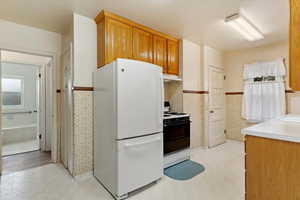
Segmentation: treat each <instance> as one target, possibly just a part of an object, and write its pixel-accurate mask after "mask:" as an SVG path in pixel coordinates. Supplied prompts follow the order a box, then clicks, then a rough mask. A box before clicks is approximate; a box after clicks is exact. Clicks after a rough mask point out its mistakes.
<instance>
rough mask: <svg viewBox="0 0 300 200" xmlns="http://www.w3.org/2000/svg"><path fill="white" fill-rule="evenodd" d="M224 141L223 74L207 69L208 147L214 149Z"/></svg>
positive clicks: (212, 68) (210, 68) (214, 69)
mask: <svg viewBox="0 0 300 200" xmlns="http://www.w3.org/2000/svg"><path fill="white" fill-rule="evenodd" d="M225 141H226V137H225V93H224V72H223V70H221V69H217V68H214V67H209V111H208V146H209V147H214V146H217V145H219V144H222V143H224V142H225Z"/></svg>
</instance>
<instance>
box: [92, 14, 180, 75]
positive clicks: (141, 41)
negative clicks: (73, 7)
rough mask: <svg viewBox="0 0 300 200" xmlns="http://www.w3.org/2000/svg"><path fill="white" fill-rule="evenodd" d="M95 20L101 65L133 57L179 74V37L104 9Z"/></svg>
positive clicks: (170, 72) (165, 70)
mask: <svg viewBox="0 0 300 200" xmlns="http://www.w3.org/2000/svg"><path fill="white" fill-rule="evenodd" d="M95 21H96V23H97V58H98V64H97V65H98V67H102V66H104V65H106V64H108V63H111V62H113V61H114V60H115V59H117V58H129V59H135V60H141V61H144V62H149V63H154V64H156V65H159V66H162V67H163V69H164V73H169V74H175V75H178V74H179V53H178V44H179V40H178V39H176V38H174V37H172V36H170V35H167V34H164V33H161V32H158V31H155V30H153V29H151V28H148V27H146V26H143V25H141V24H137V23H135V22H133V21H131V20H128V19H126V18H124V17H120V16H118V15H115V14H113V13H110V12H107V11H102V12H100V13H99V14H98V16H97V17H96V18H95Z"/></svg>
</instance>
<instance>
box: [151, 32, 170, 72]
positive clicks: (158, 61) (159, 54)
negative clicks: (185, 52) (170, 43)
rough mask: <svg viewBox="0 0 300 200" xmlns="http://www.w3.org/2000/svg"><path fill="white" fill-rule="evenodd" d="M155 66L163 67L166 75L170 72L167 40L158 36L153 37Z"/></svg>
mask: <svg viewBox="0 0 300 200" xmlns="http://www.w3.org/2000/svg"><path fill="white" fill-rule="evenodd" d="M153 64H155V65H158V66H162V67H163V71H164V73H167V72H168V68H167V39H166V38H163V37H160V36H157V35H154V36H153Z"/></svg>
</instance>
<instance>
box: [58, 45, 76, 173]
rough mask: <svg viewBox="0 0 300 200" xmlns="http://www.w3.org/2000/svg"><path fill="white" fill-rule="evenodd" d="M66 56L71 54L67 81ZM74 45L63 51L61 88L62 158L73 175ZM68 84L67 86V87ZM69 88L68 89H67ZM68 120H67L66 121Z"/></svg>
mask: <svg viewBox="0 0 300 200" xmlns="http://www.w3.org/2000/svg"><path fill="white" fill-rule="evenodd" d="M66 54H69V59H70V60H69V62H70V63H69V65H70V66H69V68H70V69H69V70H70V77H69V79H67V80H65V78H66V77H65V70H66V69H65V57H64V56H66ZM73 70H74V69H73V43H72V42H71V43H70V44H69V46H68V47H67V48H66V49H65V50H64V51H63V53H62V66H61V76H62V81H61V84H62V86H61V88H62V93H61V94H62V95H61V103H60V105H61V106H62V108H61V110H62V112H61V119H62V120H61V121H63V124H62V125H61V128H62V132H61V135H60V137H61V139H60V141H61V142H60V145H62V146H63V147H62V146H61V147H60V149H61V154H62V155H61V158H62V163H63V165H64V167H65V168H66V169H68V170H69V172H70V173H71V174H73V167H74V163H73V162H74V160H73V157H74V155H73V146H74V137H73V133H74V130H73V128H74V125H73V105H74V99H73V73H74V71H73ZM66 84H67V85H66ZM66 86H67V87H66ZM67 97H68V98H67ZM66 118H67V119H66Z"/></svg>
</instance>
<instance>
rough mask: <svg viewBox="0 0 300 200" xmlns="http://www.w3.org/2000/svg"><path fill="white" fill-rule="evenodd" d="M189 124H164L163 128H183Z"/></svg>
mask: <svg viewBox="0 0 300 200" xmlns="http://www.w3.org/2000/svg"><path fill="white" fill-rule="evenodd" d="M189 124H190V122H188V123H186V122H185V123H178V124H165V125H164V127H173V126H185V125H189Z"/></svg>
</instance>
